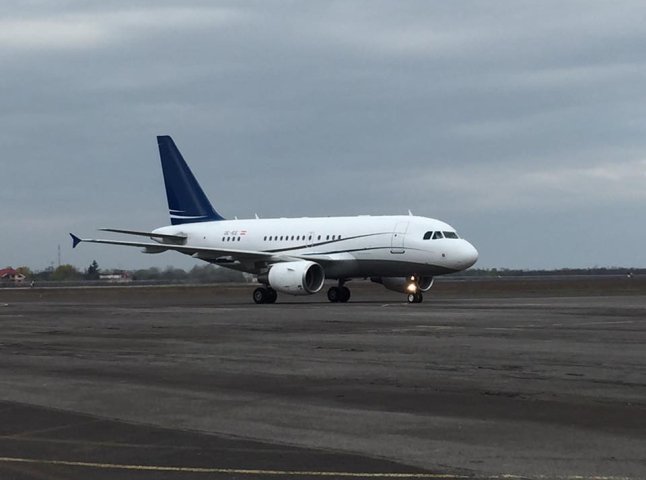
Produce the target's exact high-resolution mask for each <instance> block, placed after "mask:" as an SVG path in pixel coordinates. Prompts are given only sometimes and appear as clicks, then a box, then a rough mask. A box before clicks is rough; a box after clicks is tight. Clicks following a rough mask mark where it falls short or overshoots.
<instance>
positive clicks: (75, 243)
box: [70, 233, 83, 248]
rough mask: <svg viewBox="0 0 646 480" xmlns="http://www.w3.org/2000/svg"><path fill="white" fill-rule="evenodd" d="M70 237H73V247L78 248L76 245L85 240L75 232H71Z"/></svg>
mask: <svg viewBox="0 0 646 480" xmlns="http://www.w3.org/2000/svg"><path fill="white" fill-rule="evenodd" d="M70 237H72V248H76V246H77V245H78V244H79V243H81V242H82V241H83V240H81V239H80V238H79V237H77V236H76V235H74V234H73V233H70Z"/></svg>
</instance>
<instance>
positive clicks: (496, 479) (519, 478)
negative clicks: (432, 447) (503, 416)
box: [0, 457, 632, 480]
mask: <svg viewBox="0 0 646 480" xmlns="http://www.w3.org/2000/svg"><path fill="white" fill-rule="evenodd" d="M0 463H24V464H36V465H58V466H66V467H85V468H95V469H105V470H108V469H111V470H133V471H135V470H136V471H152V472H176V473H211V474H213V473H221V474H229V475H231V474H235V475H273V476H283V477H292V476H302V477H346V478H426V479H435V480H463V479H464V480H467V479H473V478H480V479H485V480H632V479H631V478H630V477H615V476H591V477H589V476H585V475H565V476H549V475H537V476H527V475H514V474H500V475H488V476H487V475H485V476H477V475H476V476H475V477H474V476H473V475H459V474H450V473H396V472H395V473H385V472H383V473H382V472H326V471H305V470H300V471H297V470H262V469H246V468H209V467H172V466H162V465H127V464H119V463H96V462H75V461H69V460H49V459H41V458H21V457H0Z"/></svg>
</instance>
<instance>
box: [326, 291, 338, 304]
mask: <svg viewBox="0 0 646 480" xmlns="http://www.w3.org/2000/svg"><path fill="white" fill-rule="evenodd" d="M327 299H328V300H329V301H330V302H332V303H338V302H340V301H341V289H340V288H339V287H330V289H329V290H328V291H327Z"/></svg>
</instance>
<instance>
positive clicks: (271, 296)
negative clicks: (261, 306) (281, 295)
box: [265, 288, 278, 303]
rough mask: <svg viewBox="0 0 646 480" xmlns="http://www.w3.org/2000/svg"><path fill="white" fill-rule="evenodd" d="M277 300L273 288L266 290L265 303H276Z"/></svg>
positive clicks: (276, 294)
mask: <svg viewBox="0 0 646 480" xmlns="http://www.w3.org/2000/svg"><path fill="white" fill-rule="evenodd" d="M277 298H278V293H277V292H276V290H274V289H273V288H269V289H267V300H266V301H265V303H276V299H277Z"/></svg>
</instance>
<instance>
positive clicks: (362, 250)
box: [70, 135, 478, 304]
mask: <svg viewBox="0 0 646 480" xmlns="http://www.w3.org/2000/svg"><path fill="white" fill-rule="evenodd" d="M157 144H158V147H159V154H160V157H161V164H162V171H163V176H164V184H165V187H166V197H167V200H168V208H169V213H170V222H171V225H168V226H164V227H160V228H157V229H155V230H153V231H152V232H150V231H140V230H126V229H116V228H102V229H100V230H101V231H106V232H112V233H118V234H124V235H132V236H135V237H148V238H149V239H150V240H152V242H148V241H145V242H142V241H129V240H110V239H91V238H79V237H78V236H76V235H74V234H72V233H70V236H71V237H72V247H73V248H76V246H77V245H78V244H79V243H81V242H87V243H101V244H109V245H120V246H130V247H141V248H142V251H143V253H149V254H155V253H161V252H166V251H169V250H170V251H176V252H180V253H183V254H185V255H190V256H191V257H193V258H196V259H200V260H204V261H206V262H209V263H212V264H215V265H220V266H223V267H226V268H230V269H233V270H238V271H241V272H247V273H251V274H253V275H255V276H256V278H257V280H258V282H259V283H260V284H261V286H260V287H258V288H256V289H255V290H254V292H253V300H254V302H256V303H258V304H268V303H275V302H276V299H277V298H278V292H280V293H285V294H289V295H312V294H315V293H317V292H319V291H320V290H321V289H322V288H323V285H324V283H325V281H326V280H334V281H336V285H334V286H332V287H330V288H329V289H328V291H327V297H328V300H329V301H330V302H333V303H339V302H341V303H345V302H347V301H348V300H349V299H350V295H351V293H350V289H349V288H348V287H347V286H346V283H347V282H349V281H350V280H352V279H368V278H369V279H370V280H371V281H373V282H375V283H379V284H382V285H383V286H384V287H385V288H387V289H389V290H394V291H397V292H401V293H405V294H406V295H407V297H406V298H407V301H408V303H421V302H422V300H423V292H427V291H428V290H430V288H431V286H432V285H433V279H434V277H435V276H438V275H445V274H449V273H455V272H459V271H462V270H465V269H467V268H469V267H470V266H472V265H473V264H474V263H475V262H476V261H477V259H478V252H477V250H476V249H475V247H474V246H473V245H471V243H469V242H468V241H467V240H465V239H463V238H460V237H459V236H458V234H457V232H456V230H455V229H454V228H453V227H451V226H450V225H449V224H447V223H444V222H442V221H440V220H435V219H432V218H426V217H419V216H414V215H412V214H411V213H410V212H409V214H408V215H387V216H370V215H359V216H347V217H316V218H308V217H304V218H267V219H264V218H263V219H261V218H258V216H257V215H256V218H254V219H245V220H238V219H237V218H236V219H235V220H226V219H225V218H224V217H222V216H221V215H220V214H219V213H218V212H217V211H216V210H215V209H214V208H213V206H212V205H211V203H210V202H209V200H208V198H207V196H206V194H205V193H204V191H203V190H202V188H201V187H200V184H199V183H198V182H197V180H196V178H195V176H194V175H193V173H192V172H191V170H190V168H189V167H188V165H187V163H186V161H185V160H184V158H183V157H182V154H181V153H180V151H179V150H178V148H177V146H176V145H175V142H174V141H173V139H172V138H171V137H170V136H166V135H165V136H158V137H157Z"/></svg>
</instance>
